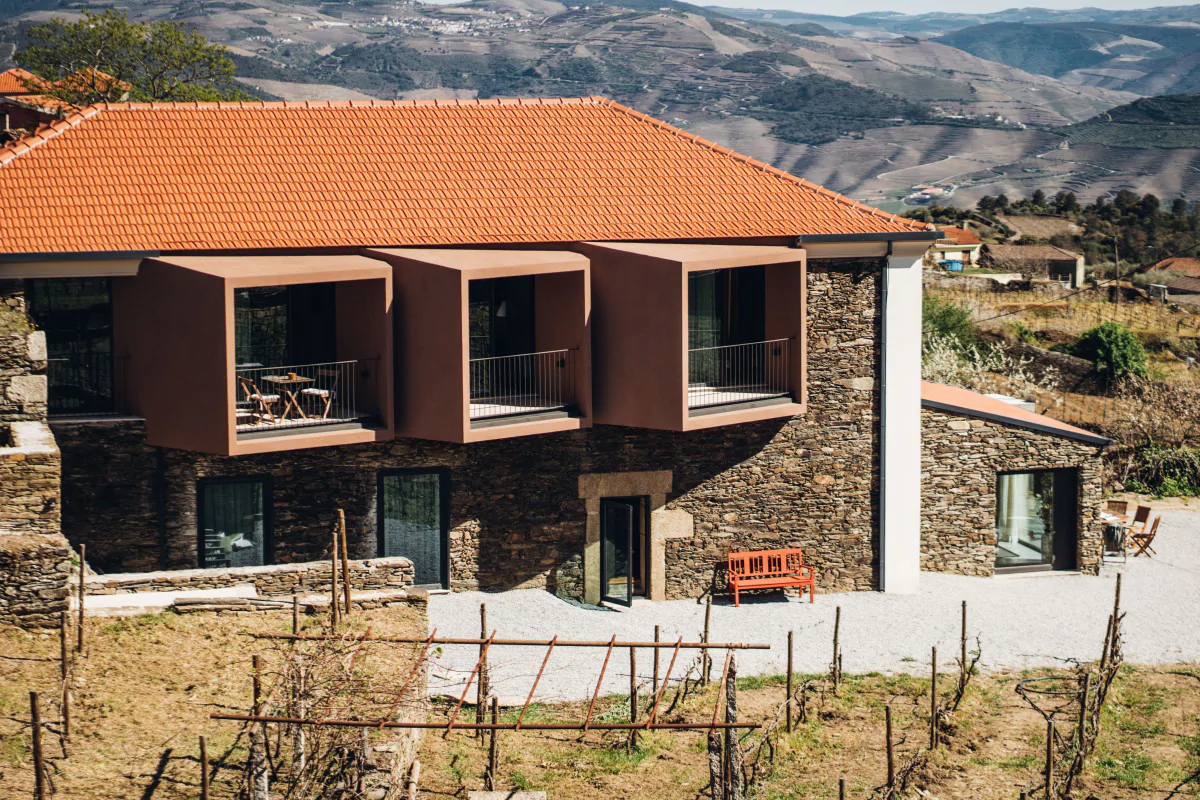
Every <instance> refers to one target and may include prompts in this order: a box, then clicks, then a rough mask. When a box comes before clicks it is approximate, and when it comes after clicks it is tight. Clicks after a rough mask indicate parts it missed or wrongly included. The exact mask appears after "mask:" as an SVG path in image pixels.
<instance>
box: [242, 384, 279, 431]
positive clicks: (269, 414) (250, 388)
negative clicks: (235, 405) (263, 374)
mask: <svg viewBox="0 0 1200 800" xmlns="http://www.w3.org/2000/svg"><path fill="white" fill-rule="evenodd" d="M238 385H239V386H240V387H241V388H242V391H243V392H244V393H245V395H246V400H248V401H249V402H250V405H251V408H252V409H254V413H255V415H256V416H257V417H258V421H259V422H262V420H263V418H264V417H266V419H267V420H269V421H270V422H278V420H277V419H276V418H275V413H274V412H273V411H272V410H271V408H272V406H275V405H277V404H278V403H279V395H277V394H263V393H262V392H260V391H259V390H258V386H256V385H255V384H254V381H252V380H250V379H249V378H245V377H242V376H241V375H239V376H238Z"/></svg>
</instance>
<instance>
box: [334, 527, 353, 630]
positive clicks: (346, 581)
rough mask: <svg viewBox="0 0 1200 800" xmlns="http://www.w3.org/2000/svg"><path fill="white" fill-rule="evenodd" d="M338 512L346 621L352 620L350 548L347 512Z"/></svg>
mask: <svg viewBox="0 0 1200 800" xmlns="http://www.w3.org/2000/svg"><path fill="white" fill-rule="evenodd" d="M337 512H338V536H339V538H340V539H341V551H342V591H343V593H344V594H345V595H346V619H350V548H349V547H348V546H347V545H346V512H345V511H344V510H343V509H341V508H339V509H338V510H337Z"/></svg>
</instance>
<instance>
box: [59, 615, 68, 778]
mask: <svg viewBox="0 0 1200 800" xmlns="http://www.w3.org/2000/svg"><path fill="white" fill-rule="evenodd" d="M69 616H70V615H69V614H68V613H67V612H66V611H64V612H62V615H61V616H60V617H59V620H58V672H59V677H60V678H61V679H62V741H63V751H64V755H65V754H66V745H67V742H69V741H70V740H71V656H70V650H71V648H70V641H69V640H70V638H71V634H70V632H69V628H70V618H69Z"/></svg>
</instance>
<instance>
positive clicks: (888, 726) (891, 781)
mask: <svg viewBox="0 0 1200 800" xmlns="http://www.w3.org/2000/svg"><path fill="white" fill-rule="evenodd" d="M883 725H884V735H885V736H886V738H887V788H888V791H891V790H892V789H894V788H895V787H896V753H895V750H894V749H893V746H892V707H891V706H884V707H883Z"/></svg>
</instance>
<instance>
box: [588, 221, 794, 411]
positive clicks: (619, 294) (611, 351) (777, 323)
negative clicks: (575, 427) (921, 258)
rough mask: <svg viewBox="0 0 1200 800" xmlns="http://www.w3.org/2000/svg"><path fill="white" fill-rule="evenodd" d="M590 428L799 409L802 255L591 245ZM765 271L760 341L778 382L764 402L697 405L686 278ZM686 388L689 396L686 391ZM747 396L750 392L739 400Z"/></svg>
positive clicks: (757, 249)
mask: <svg viewBox="0 0 1200 800" xmlns="http://www.w3.org/2000/svg"><path fill="white" fill-rule="evenodd" d="M579 247H580V249H581V250H582V252H583V253H585V254H586V255H587V256H588V257H589V258H590V259H591V263H592V296H593V300H594V303H595V306H594V308H595V314H596V319H597V324H596V325H595V326H594V328H593V331H592V341H593V353H594V355H593V358H594V359H595V369H594V374H595V381H596V386H595V389H594V392H593V403H594V406H595V412H594V416H595V420H596V423H597V424H606V425H623V426H627V427H636V428H655V429H660V430H669V431H691V430H700V429H703V428H712V427H716V426H720V425H730V424H734V423H742V422H755V421H759V420H766V419H779V418H786V417H792V416H795V415H797V414H800V413H803V411H804V409H805V369H806V367H805V352H806V344H805V336H804V324H805V321H804V320H805V293H804V282H805V268H806V261H805V252H804V251H803V250H801V249H796V248H789V247H781V246H764V245H725V244H668V243H657V242H653V243H641V242H632V243H612V242H604V243H601V242H592V243H586V244H581V245H579ZM745 267H763V268H764V283H765V291H764V292H763V306H762V308H761V309H759V310H758V311H757V312H756V313H760V314H761V315H762V319H761V321H760V323H761V325H762V331H763V334H764V336H763V338H764V339H766V340H769V341H773V342H785V343H786V346H783V345H777V346H775V347H774V349H773V350H772V351H771V353H770V354H769V356H768V357H771V358H775V359H779V360H782V361H783V362H784V365H783V368H782V369H781V370H780V371H779V374H780V375H781V376H782V385H780V386H776V387H774V388H775V389H778V390H779V391H776V392H774V394H775V395H777V396H774V397H772V398H771V399H770V400H769V401H765V402H764V401H756V400H754V399H750V400H748V401H745V402H731V403H728V404H720V405H714V406H709V407H704V408H697V407H695V405H696V404H695V403H694V401H693V400H692V398H693V397H694V389H695V386H694V384H695V381H694V380H693V378H694V377H695V376H694V375H692V374H691V373H692V371H693V370H692V368H691V367H690V364H689V333H688V331H689V321H688V274H689V273H694V272H701V271H707V270H738V269H742V268H745ZM689 386H691V389H692V391H691V392H690V391H689ZM743 396H744V397H750V398H753V394H752V393H751V394H747V395H743Z"/></svg>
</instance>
